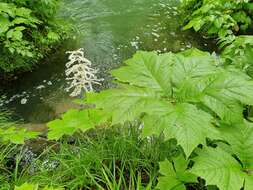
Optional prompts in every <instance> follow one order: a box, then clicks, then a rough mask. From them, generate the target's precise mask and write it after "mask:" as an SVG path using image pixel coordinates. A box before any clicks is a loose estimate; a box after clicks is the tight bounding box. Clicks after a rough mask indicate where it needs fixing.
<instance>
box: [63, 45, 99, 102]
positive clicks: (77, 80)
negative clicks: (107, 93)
mask: <svg viewBox="0 0 253 190" xmlns="http://www.w3.org/2000/svg"><path fill="white" fill-rule="evenodd" d="M66 53H67V54H69V58H68V59H69V62H67V63H66V68H67V69H66V71H65V74H66V80H68V81H70V82H69V83H70V85H69V87H67V88H66V91H67V92H69V91H70V90H71V89H72V90H73V91H72V93H71V94H70V96H72V97H75V96H79V95H81V93H82V91H83V90H84V91H85V92H91V91H93V88H92V85H93V84H98V85H101V83H100V82H101V81H103V79H98V78H97V76H96V74H97V73H98V70H97V69H93V68H91V61H89V60H88V59H86V58H85V57H84V50H83V49H82V48H81V49H78V50H76V51H68V52H66Z"/></svg>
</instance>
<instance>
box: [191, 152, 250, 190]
mask: <svg viewBox="0 0 253 190" xmlns="http://www.w3.org/2000/svg"><path fill="white" fill-rule="evenodd" d="M194 161H195V164H194V166H193V168H192V169H191V170H190V171H191V172H192V173H194V174H196V175H198V176H201V177H202V178H204V179H205V180H206V184H207V185H217V186H218V188H219V189H220V190H240V189H241V188H242V187H243V183H244V180H245V178H247V177H248V176H247V175H246V173H244V172H243V171H242V167H241V165H240V163H239V162H238V161H237V160H236V159H235V158H233V157H232V156H231V155H230V154H228V153H226V152H225V151H223V150H222V149H220V148H216V149H213V148H204V150H202V151H200V152H199V155H198V156H197V157H196V158H195V159H194Z"/></svg>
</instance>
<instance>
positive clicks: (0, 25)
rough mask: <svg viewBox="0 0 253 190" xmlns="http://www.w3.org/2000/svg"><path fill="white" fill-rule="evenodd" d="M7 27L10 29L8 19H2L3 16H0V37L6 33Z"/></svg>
mask: <svg viewBox="0 0 253 190" xmlns="http://www.w3.org/2000/svg"><path fill="white" fill-rule="evenodd" d="M9 27H10V20H9V18H7V17H4V16H3V15H1V14H0V35H1V34H2V33H5V32H6V31H8V30H9Z"/></svg>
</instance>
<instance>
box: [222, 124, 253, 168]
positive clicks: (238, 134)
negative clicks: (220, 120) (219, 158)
mask: <svg viewBox="0 0 253 190" xmlns="http://www.w3.org/2000/svg"><path fill="white" fill-rule="evenodd" d="M220 131H221V133H222V134H223V135H222V136H223V139H224V140H225V141H227V142H228V143H229V145H230V148H231V149H232V152H233V154H235V155H236V156H237V157H238V158H239V159H240V161H241V162H242V163H243V167H244V169H245V170H248V171H250V170H252V171H253V149H252V147H253V124H252V123H249V122H247V121H244V123H241V124H237V125H234V126H228V125H222V126H221V127H220Z"/></svg>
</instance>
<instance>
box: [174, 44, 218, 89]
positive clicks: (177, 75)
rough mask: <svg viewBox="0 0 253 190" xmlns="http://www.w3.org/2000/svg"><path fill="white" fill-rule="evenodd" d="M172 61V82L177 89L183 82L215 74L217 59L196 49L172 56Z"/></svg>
mask: <svg viewBox="0 0 253 190" xmlns="http://www.w3.org/2000/svg"><path fill="white" fill-rule="evenodd" d="M171 61H172V71H171V74H172V82H173V84H174V85H175V86H176V87H179V86H180V85H182V83H184V82H185V81H189V80H192V79H200V78H202V77H205V76H208V75H212V74H215V73H217V71H218V70H219V68H218V67H217V59H216V58H215V57H214V56H211V55H210V54H208V53H201V52H200V51H199V50H197V49H191V50H187V51H185V52H183V53H179V54H176V55H174V57H173V59H172V60H171Z"/></svg>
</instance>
